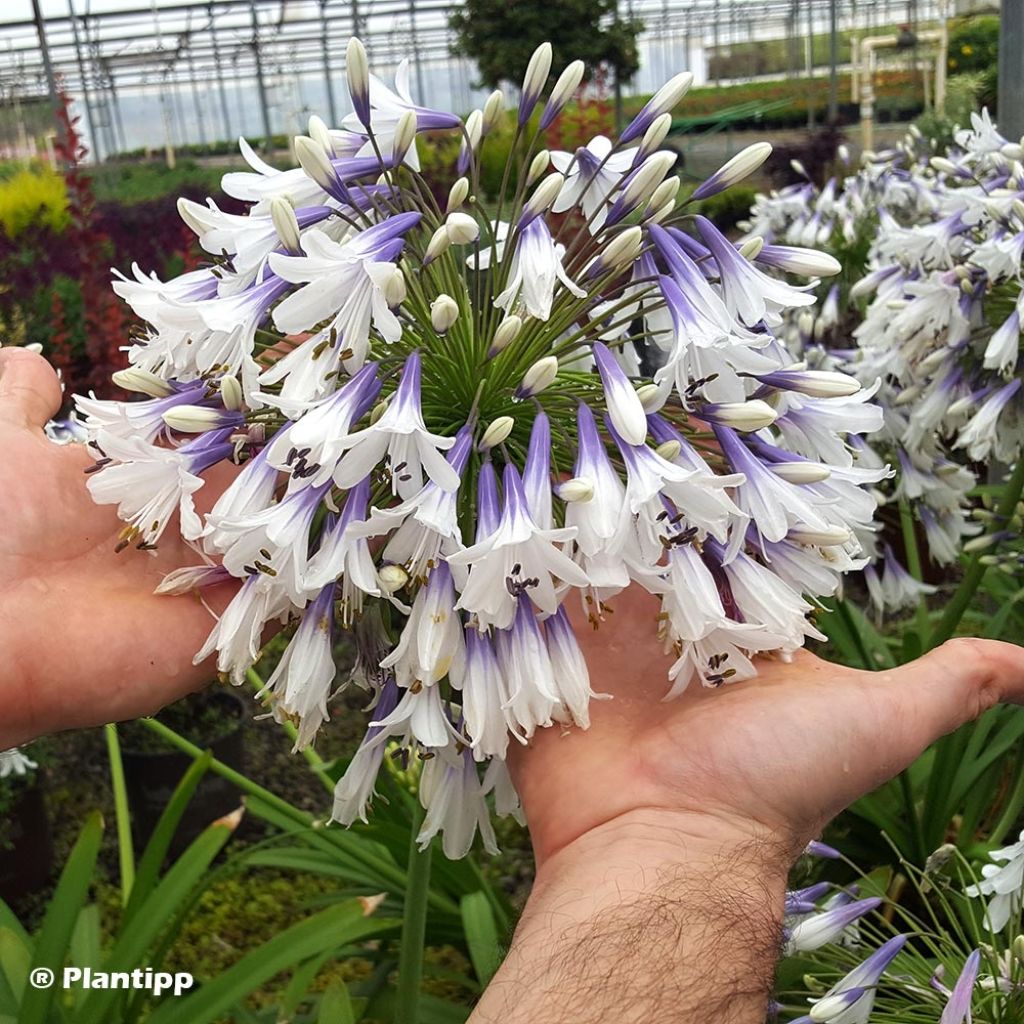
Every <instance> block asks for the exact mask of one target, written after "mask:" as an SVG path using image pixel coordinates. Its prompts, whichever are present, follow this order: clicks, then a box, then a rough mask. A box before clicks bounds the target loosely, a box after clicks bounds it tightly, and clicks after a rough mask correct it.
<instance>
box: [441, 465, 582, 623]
mask: <svg viewBox="0 0 1024 1024" xmlns="http://www.w3.org/2000/svg"><path fill="white" fill-rule="evenodd" d="M503 484H504V489H505V500H504V506H503V508H502V513H501V520H500V521H499V523H498V527H497V529H495V530H494V531H493V532H492V533H491V534H490V535H489V536H487V537H485V538H484V539H483V540H482V541H478V542H477V543H476V544H473V545H472V546H470V547H467V548H465V549H463V550H462V551H458V552H456V553H455V554H453V555H451V556H450V557H449V559H448V561H449V562H450V563H451V564H452V565H464V566H468V568H469V578H468V580H467V582H466V585H465V587H464V588H463V590H462V595H461V597H460V598H459V603H458V607H459V608H461V609H463V610H465V611H468V612H470V613H471V614H472V615H475V616H476V619H477V623H478V628H480V629H486V628H487V627H489V626H495V627H497V628H498V629H508V628H509V626H511V625H512V620H513V618H514V617H515V614H516V605H517V604H522V603H524V602H522V601H521V600H520V599H521V597H527V598H529V601H532V602H533V604H535V605H536V606H537V607H538V608H539V609H540V610H541V611H543V612H546V613H547V614H549V615H550V614H553V613H554V612H555V611H556V610H557V608H558V597H557V593H556V585H557V586H561V585H562V584H563V583H567V584H569V585H571V586H575V587H585V586H587V583H588V580H587V576H586V574H585V573H584V572H583V570H582V569H581V568H580V567H579V566H578V565H577V564H576V563H575V562H574V561H573V560H572V559H571V558H570V557H569V556H568V555H567V554H565V553H564V552H563V551H562V550H561V548H560V547H558V546H557V545H560V544H562V543H564V542H566V541H570V540H572V539H574V538H575V536H576V531H575V530H574V529H572V528H571V527H564V528H561V529H554V530H542V529H540V528H539V527H538V526H537V524H536V522H535V521H534V519H533V516H532V515H531V514H530V509H529V506H528V504H527V500H526V494H525V492H524V490H523V483H522V480H521V478H520V476H519V473H518V471H517V470H516V468H515V467H514V466H513V465H511V463H509V464H506V466H505V472H504V478H503ZM529 601H527V602H526V603H529Z"/></svg>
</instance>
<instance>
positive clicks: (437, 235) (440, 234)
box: [423, 224, 452, 266]
mask: <svg viewBox="0 0 1024 1024" xmlns="http://www.w3.org/2000/svg"><path fill="white" fill-rule="evenodd" d="M451 244H452V238H451V235H449V234H448V229H447V228H446V227H445V225H444V224H442V225H441V226H440V227H439V228H438V229H437V230H436V231H435V232H434V233H433V234H432V235H431V236H430V241H429V242H428V243H427V251H426V253H425V254H424V256H423V266H426V265H427V264H428V263H433V262H434V260H436V259H437V257H438V256H440V255H441V254H442V253H444V252H445V251H446V250H447V249H448V246H450V245H451Z"/></svg>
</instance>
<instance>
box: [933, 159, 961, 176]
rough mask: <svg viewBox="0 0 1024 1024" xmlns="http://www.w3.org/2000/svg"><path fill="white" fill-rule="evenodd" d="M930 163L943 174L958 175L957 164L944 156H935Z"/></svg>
mask: <svg viewBox="0 0 1024 1024" xmlns="http://www.w3.org/2000/svg"><path fill="white" fill-rule="evenodd" d="M928 163H930V164H931V165H932V167H934V168H935V170H937V171H940V172H941V173H942V174H956V164H955V163H953V161H952V160H947V159H946V158H945V157H944V156H933V157H932V158H931V160H929V161H928Z"/></svg>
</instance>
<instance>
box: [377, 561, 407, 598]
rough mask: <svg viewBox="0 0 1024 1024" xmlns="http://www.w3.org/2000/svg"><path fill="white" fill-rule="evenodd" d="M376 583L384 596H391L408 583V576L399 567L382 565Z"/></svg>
mask: <svg viewBox="0 0 1024 1024" xmlns="http://www.w3.org/2000/svg"><path fill="white" fill-rule="evenodd" d="M377 581H378V582H379V583H380V589H381V590H383V591H384V593H385V594H393V593H395V591H397V590H401V589H402V587H404V586H405V585H406V583H408V582H409V574H408V573H407V572H406V571H405V570H404V569H403V568H402V567H401V566H400V565H382V566H381V567H380V572H378V573H377Z"/></svg>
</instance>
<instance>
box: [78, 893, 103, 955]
mask: <svg viewBox="0 0 1024 1024" xmlns="http://www.w3.org/2000/svg"><path fill="white" fill-rule="evenodd" d="M102 958H103V939H102V934H101V931H100V908H99V907H98V906H97V905H96V904H95V903H90V904H88V906H85V907H82V912H81V913H80V914H79V915H78V920H77V921H76V922H75V930H74V932H73V933H72V935H71V962H72V963H73V964H74V965H75V966H76V967H99V965H100V961H101V960H102Z"/></svg>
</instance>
